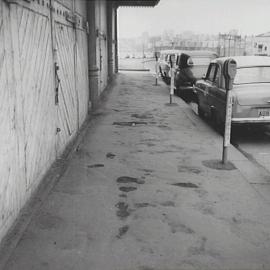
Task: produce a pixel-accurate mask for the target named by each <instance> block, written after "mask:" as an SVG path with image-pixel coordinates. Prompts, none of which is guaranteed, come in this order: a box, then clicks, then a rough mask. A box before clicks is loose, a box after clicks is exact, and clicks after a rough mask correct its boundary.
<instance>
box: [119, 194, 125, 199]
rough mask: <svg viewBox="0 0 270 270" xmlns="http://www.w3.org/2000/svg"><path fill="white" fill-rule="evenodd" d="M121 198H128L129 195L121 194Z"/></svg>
mask: <svg viewBox="0 0 270 270" xmlns="http://www.w3.org/2000/svg"><path fill="white" fill-rule="evenodd" d="M119 197H120V198H127V194H124V193H122V194H119Z"/></svg>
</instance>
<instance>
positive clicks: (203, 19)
mask: <svg viewBox="0 0 270 270" xmlns="http://www.w3.org/2000/svg"><path fill="white" fill-rule="evenodd" d="M118 12H119V13H118V26H119V37H120V38H132V37H139V36H141V34H142V33H143V32H148V33H149V35H150V36H153V35H159V34H162V33H163V32H164V30H173V31H174V34H178V33H181V32H183V31H192V32H194V33H197V34H199V33H206V34H218V33H227V32H229V31H230V30H232V29H238V31H239V32H238V33H239V34H241V35H257V34H261V33H264V32H268V31H270V0H160V2H159V4H158V5H157V6H156V7H154V8H142V7H120V8H119V11H118Z"/></svg>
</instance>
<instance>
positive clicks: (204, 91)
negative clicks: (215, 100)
mask: <svg viewBox="0 0 270 270" xmlns="http://www.w3.org/2000/svg"><path fill="white" fill-rule="evenodd" d="M216 69H217V66H216V64H215V63H211V64H210V65H209V67H208V70H207V73H206V77H205V78H204V79H203V80H200V81H198V82H197V83H196V87H195V90H196V92H197V97H198V109H199V110H200V111H203V112H204V113H206V114H208V115H209V114H210V113H211V108H210V105H209V100H210V98H209V92H210V89H211V92H212V91H213V89H212V88H213V87H214V85H213V82H214V80H215V74H216Z"/></svg>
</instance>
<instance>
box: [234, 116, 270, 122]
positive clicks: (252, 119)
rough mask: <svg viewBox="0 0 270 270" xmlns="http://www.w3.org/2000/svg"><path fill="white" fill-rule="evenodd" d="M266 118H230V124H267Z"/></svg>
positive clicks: (268, 119) (269, 120)
mask: <svg viewBox="0 0 270 270" xmlns="http://www.w3.org/2000/svg"><path fill="white" fill-rule="evenodd" d="M269 123H270V116H268V117H250V118H232V124H269Z"/></svg>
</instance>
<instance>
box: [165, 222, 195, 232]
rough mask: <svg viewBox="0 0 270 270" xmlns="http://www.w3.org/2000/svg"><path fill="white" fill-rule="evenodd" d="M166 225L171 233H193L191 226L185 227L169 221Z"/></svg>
mask: <svg viewBox="0 0 270 270" xmlns="http://www.w3.org/2000/svg"><path fill="white" fill-rule="evenodd" d="M168 225H169V226H170V228H171V232H172V233H178V232H182V233H186V234H194V233H195V232H194V231H193V230H192V229H191V228H189V227H187V226H186V225H184V224H175V223H169V224H168Z"/></svg>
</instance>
